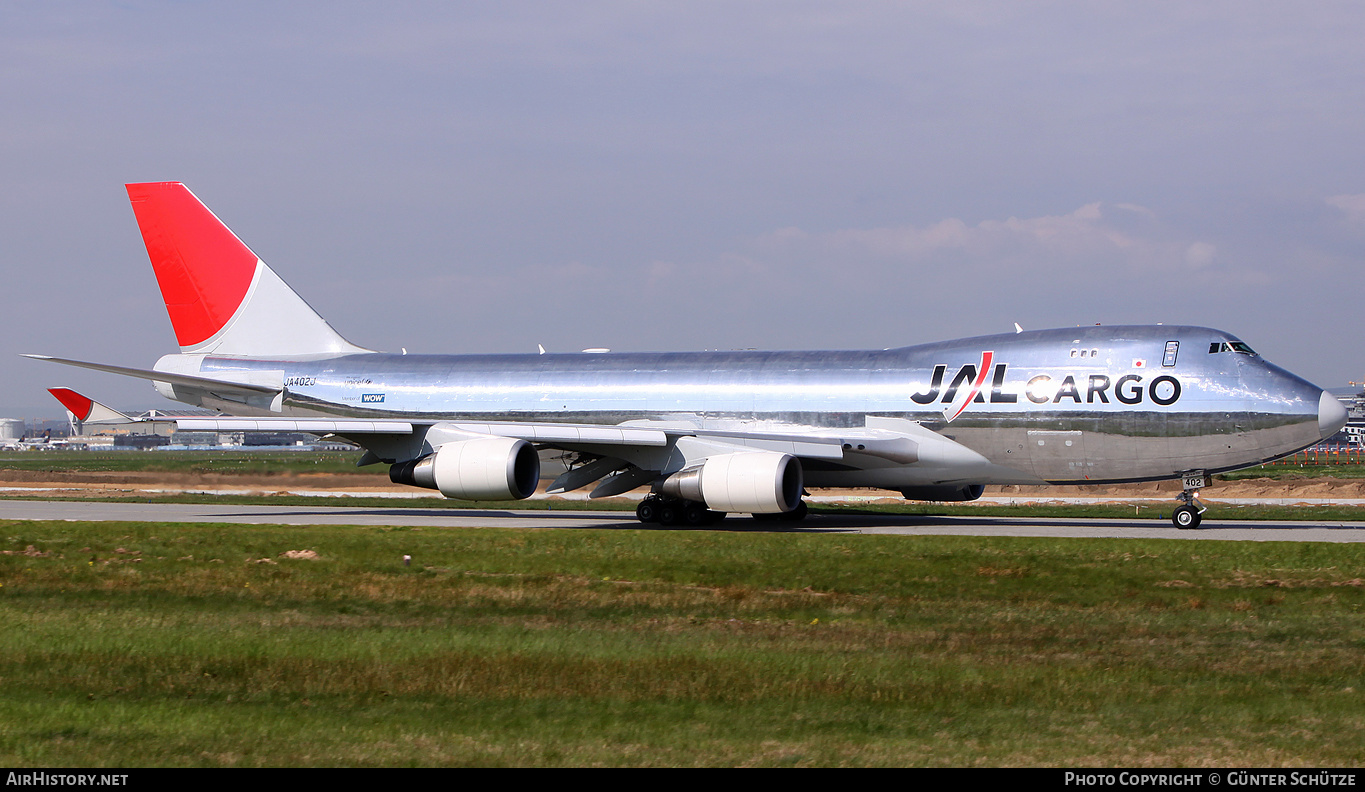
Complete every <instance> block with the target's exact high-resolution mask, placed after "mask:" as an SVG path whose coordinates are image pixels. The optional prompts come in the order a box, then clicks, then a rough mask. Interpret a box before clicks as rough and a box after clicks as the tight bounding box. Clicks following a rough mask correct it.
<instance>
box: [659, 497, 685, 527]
mask: <svg viewBox="0 0 1365 792" xmlns="http://www.w3.org/2000/svg"><path fill="white" fill-rule="evenodd" d="M683 517H684V510H683V505H682V504H681V503H677V502H676V501H675V502H668V501H665V502H664V503H663V505H661V506H660V507H659V523H660V524H662V525H678V524H679V523H681V522H682V521H683Z"/></svg>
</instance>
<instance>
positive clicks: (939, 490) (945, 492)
mask: <svg viewBox="0 0 1365 792" xmlns="http://www.w3.org/2000/svg"><path fill="white" fill-rule="evenodd" d="M985 491H986V488H985V487H984V486H983V485H981V484H937V485H931V486H924V487H906V488H905V489H902V490H901V495H902V496H903V497H904V498H905V499H906V500H919V501H948V502H952V501H974V500H976V499H977V498H979V497H981V493H983V492H985Z"/></svg>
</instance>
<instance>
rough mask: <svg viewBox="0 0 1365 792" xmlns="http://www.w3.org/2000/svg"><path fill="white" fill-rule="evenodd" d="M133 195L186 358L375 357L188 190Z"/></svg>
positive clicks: (135, 187) (147, 189)
mask: <svg viewBox="0 0 1365 792" xmlns="http://www.w3.org/2000/svg"><path fill="white" fill-rule="evenodd" d="M127 188H128V199H129V201H131V202H132V205H133V214H135V215H136V216H137V224H138V228H139V229H140V230H141V231H142V241H143V242H144V243H145V244H146V245H147V255H148V257H150V258H151V260H152V269H153V270H155V271H156V281H157V284H158V285H159V286H160V287H161V296H162V299H163V300H164V301H165V303H166V313H167V314H169V315H170V319H171V325H172V327H174V329H175V337H176V341H177V342H178V343H179V344H180V351H181V352H182V353H185V354H193V355H207V354H212V355H231V356H242V357H265V356H268V357H276V356H305V355H337V354H350V353H359V352H369V351H370V350H368V349H362V348H361V347H358V346H355V345H354V344H351V343H350V342H349V341H347V340H346V339H344V338H342V337H341V335H340V334H338V333H337V332H336V331H335V330H333V329H332V326H331V325H329V324H328V323H327V321H326V320H325V319H323V318H322V317H321V316H319V315H318V313H317V312H316V311H314V310H313V309H312V308H311V307H310V306H309V305H308V303H306V302H304V300H303V298H302V297H299V295H298V294H296V293H295V292H294V290H293V289H291V288H289V286H288V284H286V283H285V282H284V281H283V280H281V279H280V277H279V276H278V275H276V274H275V272H274V271H273V270H271V269H270V267H268V266H267V265H266V263H265V262H264V261H262V260H261V259H260V257H259V256H257V255H256V254H255V253H253V252H252V251H251V249H250V248H248V247H247V246H246V245H245V244H243V243H242V241H241V240H240V239H238V238H237V236H236V235H235V234H233V233H232V231H231V230H230V229H229V228H228V227H227V226H226V225H224V224H223V222H222V221H221V220H219V219H218V217H217V216H216V215H214V214H213V212H211V211H209V209H208V207H206V206H204V204H203V202H202V201H200V200H199V199H198V198H197V197H195V195H194V193H192V192H190V191H189V189H188V188H187V187H185V185H183V184H181V183H179V182H152V183H146V184H129V185H127Z"/></svg>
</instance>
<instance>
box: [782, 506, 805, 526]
mask: <svg viewBox="0 0 1365 792" xmlns="http://www.w3.org/2000/svg"><path fill="white" fill-rule="evenodd" d="M809 513H810V507H808V506H807V505H806V502H805V501H797V502H796V508H795V509H792V510H791V511H789V512H785V513H784V514H783V515H782V519H784V520H786V521H787V522H801V521H802V520H804V519H806V515H807V514H809Z"/></svg>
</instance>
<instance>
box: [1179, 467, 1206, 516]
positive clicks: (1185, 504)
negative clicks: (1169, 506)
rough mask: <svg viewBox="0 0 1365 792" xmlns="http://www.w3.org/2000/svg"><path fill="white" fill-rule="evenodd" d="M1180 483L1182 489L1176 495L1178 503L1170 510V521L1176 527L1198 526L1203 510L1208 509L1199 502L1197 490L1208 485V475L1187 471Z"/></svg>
mask: <svg viewBox="0 0 1365 792" xmlns="http://www.w3.org/2000/svg"><path fill="white" fill-rule="evenodd" d="M1181 484H1182V485H1183V486H1184V489H1183V490H1181V492H1180V494H1179V495H1177V496H1176V500H1178V501H1180V505H1179V506H1177V507H1175V511H1173V512H1171V522H1173V523H1175V527H1177V528H1182V529H1186V528H1198V527H1199V523H1200V522H1201V521H1202V520H1203V514H1204V512H1206V511H1208V507H1207V506H1203V505H1201V504H1200V503H1199V490H1200V489H1202V488H1204V487H1207V486H1208V485H1209V477H1208V476H1207V475H1205V474H1204V473H1203V472H1198V473H1187V474H1186V475H1185V476H1184V477H1183V478H1182V479H1181Z"/></svg>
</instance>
